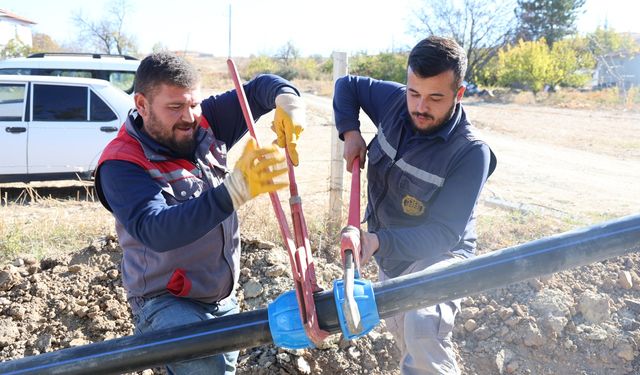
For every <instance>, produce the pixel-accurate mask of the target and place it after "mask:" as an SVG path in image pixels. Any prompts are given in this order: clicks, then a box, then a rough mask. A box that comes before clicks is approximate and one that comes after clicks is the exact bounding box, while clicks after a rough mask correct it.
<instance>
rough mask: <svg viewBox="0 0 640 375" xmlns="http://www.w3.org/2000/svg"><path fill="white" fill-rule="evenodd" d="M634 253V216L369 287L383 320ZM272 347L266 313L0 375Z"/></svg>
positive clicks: (324, 301)
mask: <svg viewBox="0 0 640 375" xmlns="http://www.w3.org/2000/svg"><path fill="white" fill-rule="evenodd" d="M639 249H640V215H633V216H627V217H624V218H621V219H617V220H612V221H608V222H605V223H601V224H598V225H594V226H591V227H586V228H583V229H578V230H574V231H571V232H567V233H563V234H560V235H556V236H552V237H548V238H543V239H540V240H536V241H533V242H528V243H526V244H523V245H519V246H515V247H511V248H507V249H503V250H499V251H494V252H492V253H489V254H484V255H482V256H478V257H476V258H473V259H469V260H465V261H462V262H459V263H456V264H453V265H450V266H448V267H446V268H441V269H438V270H435V271H428V272H418V273H414V274H411V275H407V276H402V277H398V278H395V279H391V280H387V281H384V282H378V283H374V284H373V290H374V294H375V298H376V303H377V307H378V313H379V315H380V317H381V318H386V317H389V316H391V315H393V314H395V313H397V312H400V311H407V310H411V309H415V308H418V307H422V306H430V305H433V304H436V303H440V302H444V301H449V300H452V299H457V298H461V297H465V296H468V295H471V294H474V293H478V292H482V291H485V290H488V289H493V288H499V287H503V286H506V285H508V284H512V283H515V282H519V281H523V280H526V279H530V278H533V277H538V276H542V275H548V274H551V273H554V272H558V271H562V270H565V269H569V268H573V267H578V266H582V265H586V264H589V263H593V262H597V261H600V260H604V259H606V258H610V257H615V256H620V255H623V254H626V253H629V252H631V251H637V250H639ZM315 302H316V309H317V313H318V321H319V324H320V328H322V329H324V330H327V331H329V332H332V333H336V332H339V331H340V327H339V323H338V317H337V310H336V306H335V301H334V297H333V292H332V291H324V292H320V293H317V294H316V295H315ZM271 342H272V337H271V332H270V330H269V318H268V313H267V309H261V310H255V311H251V312H245V313H240V314H236V315H232V316H227V317H223V318H219V319H214V320H209V321H205V322H199V323H194V324H190V325H185V326H180V327H175V328H171V329H165V330H161V331H156V332H151V333H148V334H144V335H135V336H127V337H122V338H117V339H112V340H108V341H104V342H101V343H94V344H89V345H85V346H80V347H76V348H69V349H63V350H59V351H56V352H51V353H45V354H41V355H37V356H33V357H27V358H22V359H17V360H13V361H8V362H3V363H0V374H68V375H70V374H87V373H89V374H92V375H97V374H114V373H115V374H117V373H122V372H129V371H136V370H142V369H146V368H150V367H155V366H161V365H163V364H166V363H171V362H177V361H183V360H187V359H193V358H199V357H205V356H208V355H212V354H216V353H223V352H227V351H232V350H238V349H242V348H250V347H255V346H260V345H264V344H268V343H271Z"/></svg>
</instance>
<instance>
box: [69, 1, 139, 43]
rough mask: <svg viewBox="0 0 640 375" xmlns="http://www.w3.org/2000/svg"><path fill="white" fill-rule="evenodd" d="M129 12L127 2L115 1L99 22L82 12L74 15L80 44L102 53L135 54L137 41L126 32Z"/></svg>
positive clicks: (73, 19)
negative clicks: (88, 17) (126, 19)
mask: <svg viewBox="0 0 640 375" xmlns="http://www.w3.org/2000/svg"><path fill="white" fill-rule="evenodd" d="M129 10H130V7H129V4H128V3H127V0H114V1H113V2H112V3H110V4H109V6H108V7H107V11H106V12H105V16H104V17H103V18H102V19H100V20H99V21H92V20H89V19H87V18H86V17H84V16H83V15H82V12H75V13H73V15H72V17H71V19H72V21H73V23H74V24H75V25H76V27H77V28H78V30H79V33H78V35H79V40H78V44H79V45H80V46H85V45H87V44H88V45H90V46H91V47H93V48H95V49H96V51H97V52H102V53H116V54H119V55H123V54H135V53H136V51H137V45H136V42H135V39H134V37H133V36H132V35H129V34H127V33H126V32H125V31H124V29H125V27H124V25H125V17H126V15H127V13H128V12H129Z"/></svg>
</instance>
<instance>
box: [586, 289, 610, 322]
mask: <svg viewBox="0 0 640 375" xmlns="http://www.w3.org/2000/svg"><path fill="white" fill-rule="evenodd" d="M610 304H611V302H610V298H609V297H608V296H606V295H602V294H598V293H594V292H591V291H588V290H587V291H585V292H584V293H582V295H581V296H580V302H579V303H578V311H579V312H580V313H582V316H583V317H584V318H585V319H586V320H587V321H588V322H589V323H593V324H596V323H600V322H604V321H605V320H607V319H609V317H610V316H611V308H610Z"/></svg>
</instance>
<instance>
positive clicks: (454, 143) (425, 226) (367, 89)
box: [333, 76, 496, 277]
mask: <svg viewBox="0 0 640 375" xmlns="http://www.w3.org/2000/svg"><path fill="white" fill-rule="evenodd" d="M406 95H407V91H406V87H405V86H404V85H401V84H398V83H395V82H387V81H380V80H375V79H371V78H367V77H357V76H346V77H342V78H340V79H338V80H337V81H336V86H335V93H334V101H333V107H334V113H335V121H336V126H337V129H338V131H339V133H340V135H341V136H342V134H344V133H345V132H346V131H349V130H359V128H360V121H359V118H358V116H359V111H360V109H362V110H363V111H364V112H365V113H366V114H367V115H368V116H369V118H370V119H371V120H372V121H373V123H374V124H375V126H376V127H377V134H376V136H375V137H374V139H373V140H372V141H371V142H370V143H369V145H368V164H367V165H368V171H367V180H368V187H367V194H368V202H367V209H366V213H365V220H366V222H367V225H368V231H369V232H372V233H376V234H377V236H378V239H379V242H380V247H379V249H378V251H377V252H376V254H375V258H376V260H377V261H378V264H379V265H380V267H381V268H382V269H383V271H384V272H385V273H386V274H387V275H388V276H390V277H395V276H397V275H399V274H400V273H401V272H402V271H404V270H405V269H406V268H407V267H408V266H409V265H410V264H411V263H413V262H416V261H419V260H420V261H423V260H425V259H427V260H433V262H436V261H438V260H439V259H442V257H443V256H444V255H446V253H458V254H461V255H463V256H467V257H469V256H472V255H473V254H474V253H475V249H476V238H477V235H476V229H475V223H476V220H475V214H474V209H475V206H476V203H477V200H478V197H479V196H480V191H481V190H482V187H483V185H484V183H485V181H486V180H487V178H488V177H489V175H491V173H492V172H493V170H494V169H495V166H496V157H495V155H494V154H493V152H492V151H491V149H490V148H489V146H488V145H487V144H486V143H485V142H483V141H482V140H481V139H480V138H479V136H478V134H477V131H476V130H475V129H474V128H473V127H472V126H471V124H470V123H469V121H468V120H467V117H466V114H465V112H464V109H463V108H462V105H461V104H458V105H457V106H456V108H455V111H454V113H453V115H452V117H451V119H450V120H449V121H447V122H446V123H444V124H443V125H442V126H441V127H440V128H439V129H438V130H437V131H435V132H433V133H431V134H428V135H424V134H419V133H416V132H414V131H413V128H412V122H411V117H410V114H409V111H408V109H407V102H406Z"/></svg>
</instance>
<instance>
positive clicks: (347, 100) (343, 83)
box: [333, 75, 404, 139]
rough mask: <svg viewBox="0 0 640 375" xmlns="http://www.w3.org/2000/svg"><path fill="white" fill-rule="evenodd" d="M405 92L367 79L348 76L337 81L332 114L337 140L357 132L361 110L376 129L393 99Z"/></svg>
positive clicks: (397, 87)
mask: <svg viewBox="0 0 640 375" xmlns="http://www.w3.org/2000/svg"><path fill="white" fill-rule="evenodd" d="M400 92H404V86H403V85H401V84H399V83H396V82H389V81H380V80H377V79H373V78H369V77H359V76H351V75H347V76H344V77H341V78H338V79H337V80H336V84H335V88H334V93H333V113H334V116H335V123H336V128H337V129H338V133H339V134H340V139H344V137H343V134H344V133H345V132H347V131H350V130H360V119H359V117H360V109H362V110H363V111H364V113H366V114H367V116H369V118H370V119H371V121H373V123H374V124H375V125H376V126H378V123H379V120H381V118H382V115H383V114H384V113H385V112H386V111H387V109H388V106H389V104H390V103H391V102H392V100H391V99H392V98H394V97H396V95H398V94H399V93H400Z"/></svg>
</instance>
